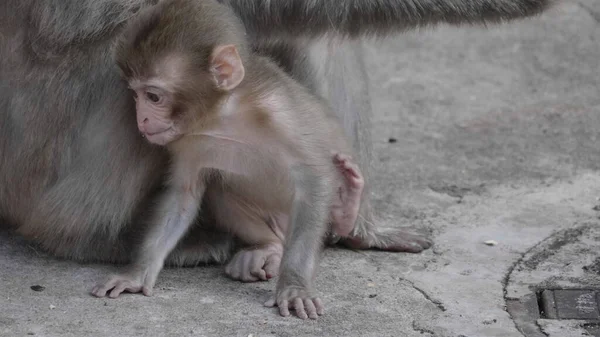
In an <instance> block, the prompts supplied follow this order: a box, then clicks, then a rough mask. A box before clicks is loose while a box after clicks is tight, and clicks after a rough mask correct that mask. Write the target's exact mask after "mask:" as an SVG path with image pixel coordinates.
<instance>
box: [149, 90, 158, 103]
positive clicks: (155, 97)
mask: <svg viewBox="0 0 600 337" xmlns="http://www.w3.org/2000/svg"><path fill="white" fill-rule="evenodd" d="M146 97H147V98H148V99H149V100H150V101H151V102H153V103H158V101H160V97H158V95H157V94H155V93H153V92H149V91H146Z"/></svg>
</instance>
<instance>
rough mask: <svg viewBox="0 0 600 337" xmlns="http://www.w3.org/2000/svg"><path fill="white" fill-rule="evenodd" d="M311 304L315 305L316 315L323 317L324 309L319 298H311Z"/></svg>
mask: <svg viewBox="0 0 600 337" xmlns="http://www.w3.org/2000/svg"><path fill="white" fill-rule="evenodd" d="M312 301H313V303H314V304H315V308H316V309H317V314H319V315H323V314H324V313H325V307H324V306H323V302H321V299H320V298H318V297H317V298H313V299H312Z"/></svg>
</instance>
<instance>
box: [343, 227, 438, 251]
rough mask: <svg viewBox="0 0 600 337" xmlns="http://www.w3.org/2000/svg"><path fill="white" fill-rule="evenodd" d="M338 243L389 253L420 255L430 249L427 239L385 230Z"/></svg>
mask: <svg viewBox="0 0 600 337" xmlns="http://www.w3.org/2000/svg"><path fill="white" fill-rule="evenodd" d="M340 243H341V244H343V245H344V246H346V247H349V248H353V249H378V250H385V251H390V252H407V253H420V252H422V251H423V250H425V249H427V248H429V247H431V246H432V245H433V241H431V240H430V239H429V238H427V237H425V236H422V235H418V234H412V233H408V232H405V231H402V230H386V231H380V232H376V233H372V234H371V236H370V237H366V238H361V237H358V236H354V237H347V238H343V239H342V240H340Z"/></svg>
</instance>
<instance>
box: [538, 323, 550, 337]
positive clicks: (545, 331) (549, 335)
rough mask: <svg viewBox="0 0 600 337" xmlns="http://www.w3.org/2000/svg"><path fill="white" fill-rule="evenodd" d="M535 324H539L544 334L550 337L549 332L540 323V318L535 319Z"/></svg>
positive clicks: (539, 328)
mask: <svg viewBox="0 0 600 337" xmlns="http://www.w3.org/2000/svg"><path fill="white" fill-rule="evenodd" d="M535 326H537V328H538V330H540V332H541V333H543V334H544V336H548V337H550V334H548V333H547V332H546V331H544V328H542V325H541V324H540V320H539V319H536V320H535Z"/></svg>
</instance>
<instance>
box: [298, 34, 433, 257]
mask: <svg viewBox="0 0 600 337" xmlns="http://www.w3.org/2000/svg"><path fill="white" fill-rule="evenodd" d="M309 46H310V47H309V53H310V58H309V60H310V61H311V63H312V67H313V68H314V69H315V71H314V72H313V73H314V76H315V79H314V81H313V83H316V84H317V85H316V86H317V92H318V93H319V94H321V95H322V96H323V97H326V98H327V99H328V101H329V102H330V105H331V107H332V108H333V110H334V111H335V112H336V114H337V115H338V117H339V118H340V120H341V121H342V123H343V125H344V130H345V131H346V135H347V136H348V137H349V138H350V139H351V141H352V144H353V146H354V148H355V153H357V154H358V158H355V159H354V160H356V161H357V162H358V163H359V166H360V167H361V170H362V173H363V176H364V179H365V190H364V192H363V199H362V204H361V209H360V213H359V218H358V220H357V222H356V226H355V228H354V230H353V232H352V237H351V238H345V239H342V240H341V241H340V243H342V244H344V245H347V246H350V247H352V248H361V249H367V248H376V249H383V250H389V251H399V252H400V251H401V252H412V253H418V252H420V251H422V250H423V249H427V248H429V247H430V246H431V241H430V240H428V239H427V238H425V237H423V236H420V235H416V234H412V233H408V232H404V231H402V230H397V229H385V230H384V229H383V228H381V227H379V225H378V224H377V220H376V218H375V217H374V214H373V211H372V207H371V196H370V191H369V181H370V173H371V169H372V139H371V132H370V131H371V116H372V107H371V99H370V94H369V88H368V76H367V71H366V68H365V60H364V54H363V45H362V42H361V41H358V40H346V41H335V40H332V39H326V38H324V39H320V40H318V41H317V42H315V43H312V44H309Z"/></svg>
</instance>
